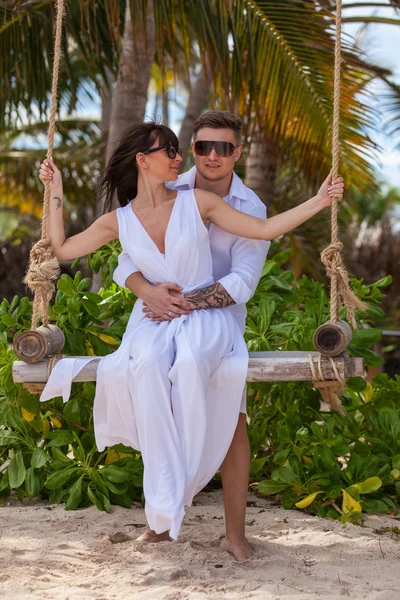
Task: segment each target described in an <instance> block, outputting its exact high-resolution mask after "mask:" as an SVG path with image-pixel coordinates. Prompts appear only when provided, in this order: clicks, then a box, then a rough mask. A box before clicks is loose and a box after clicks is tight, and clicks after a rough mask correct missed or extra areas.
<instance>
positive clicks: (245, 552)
mask: <svg viewBox="0 0 400 600" xmlns="http://www.w3.org/2000/svg"><path fill="white" fill-rule="evenodd" d="M220 548H221V550H223V551H224V552H230V554H233V556H234V557H235V558H236V560H238V561H243V560H246V559H248V558H251V557H252V556H253V554H254V550H253V548H252V547H251V546H250V544H249V542H248V541H247V539H246V538H244V539H243V540H240V541H239V542H235V543H233V542H231V540H230V539H229V538H227V537H225V538H224V539H223V540H222V542H221V544H220Z"/></svg>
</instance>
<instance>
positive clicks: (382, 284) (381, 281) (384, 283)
mask: <svg viewBox="0 0 400 600" xmlns="http://www.w3.org/2000/svg"><path fill="white" fill-rule="evenodd" d="M392 281H393V277H392V275H386V277H382V279H379V281H375V283H374V284H373V285H374V286H375V287H386V286H388V285H390V284H391V283H392Z"/></svg>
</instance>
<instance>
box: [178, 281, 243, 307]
mask: <svg viewBox="0 0 400 600" xmlns="http://www.w3.org/2000/svg"><path fill="white" fill-rule="evenodd" d="M185 299H186V300H188V301H189V302H191V303H192V304H193V307H192V310H196V309H199V308H202V309H203V310H204V309H205V310H207V309H208V308H225V306H232V305H233V304H235V301H234V300H233V298H232V297H231V296H230V295H229V294H228V292H227V291H226V289H225V288H224V287H223V286H222V285H221V284H220V283H219V282H218V281H217V282H216V283H213V284H212V285H209V286H207V287H205V288H202V289H201V290H195V291H194V292H189V293H188V294H185Z"/></svg>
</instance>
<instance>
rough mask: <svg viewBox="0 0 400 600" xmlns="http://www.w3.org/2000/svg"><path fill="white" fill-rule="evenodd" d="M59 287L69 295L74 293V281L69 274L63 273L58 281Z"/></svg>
mask: <svg viewBox="0 0 400 600" xmlns="http://www.w3.org/2000/svg"><path fill="white" fill-rule="evenodd" d="M57 289H58V290H60V291H61V292H63V294H65V295H66V296H68V297H71V296H72V295H73V294H74V282H73V280H72V279H71V277H69V275H66V274H65V273H64V275H61V277H60V279H59V280H58V281H57Z"/></svg>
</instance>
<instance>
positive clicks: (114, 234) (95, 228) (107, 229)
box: [39, 161, 118, 260]
mask: <svg viewBox="0 0 400 600" xmlns="http://www.w3.org/2000/svg"><path fill="white" fill-rule="evenodd" d="M39 176H40V180H41V181H42V182H43V183H45V182H46V181H50V206H49V235H50V240H51V244H52V246H53V250H54V254H55V256H56V258H58V259H59V260H70V259H74V258H78V257H79V256H85V255H86V254H89V252H93V251H94V250H97V249H98V248H100V247H101V246H103V245H104V244H106V243H107V242H110V241H111V240H115V239H116V238H118V221H117V215H116V212H115V211H112V212H110V213H107V214H106V215H102V216H101V217H99V218H98V219H96V221H95V222H94V223H93V224H92V225H91V226H90V227H88V228H87V229H86V230H85V231H82V233H78V234H77V235H73V236H71V237H69V238H68V239H66V238H65V232H64V218H63V200H64V194H63V186H62V179H61V173H60V171H59V170H58V169H57V167H56V166H55V164H54V162H53V161H49V163H48V164H47V161H44V162H43V163H42V165H41V167H40V175H39Z"/></svg>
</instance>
